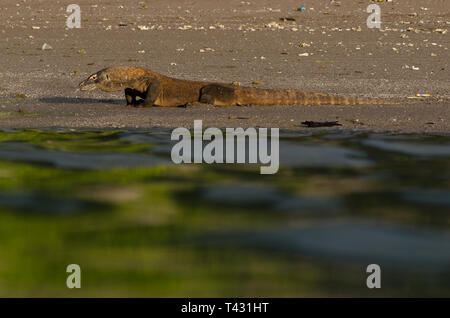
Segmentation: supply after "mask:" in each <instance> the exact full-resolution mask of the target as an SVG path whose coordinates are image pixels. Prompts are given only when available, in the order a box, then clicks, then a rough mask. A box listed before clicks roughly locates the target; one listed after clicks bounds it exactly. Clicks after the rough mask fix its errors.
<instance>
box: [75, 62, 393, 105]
mask: <svg viewBox="0 0 450 318" xmlns="http://www.w3.org/2000/svg"><path fill="white" fill-rule="evenodd" d="M79 86H80V90H83V91H92V90H94V89H99V90H102V91H106V92H115V91H121V90H124V91H125V98H126V100H127V105H134V106H139V105H141V106H182V105H187V104H190V103H197V102H200V103H207V104H212V105H214V106H241V105H260V106H272V105H305V106H306V105H311V106H312V105H361V104H392V102H389V101H381V100H362V99H359V98H355V97H345V96H337V95H327V94H318V93H309V92H303V91H299V90H293V89H259V88H251V87H241V86H234V85H230V84H221V83H212V82H197V81H188V80H181V79H176V78H171V77H167V76H164V75H161V74H158V73H155V72H153V71H150V70H148V69H144V68H139V67H129V66H117V67H110V68H105V69H103V70H100V71H98V72H97V73H95V74H92V75H91V76H89V77H88V78H87V79H86V80H84V81H82V82H81V83H80V85H79ZM137 96H139V97H140V98H142V100H139V101H138V100H136V97H137Z"/></svg>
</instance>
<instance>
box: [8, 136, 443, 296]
mask: <svg viewBox="0 0 450 318" xmlns="http://www.w3.org/2000/svg"><path fill="white" fill-rule="evenodd" d="M170 149H171V142H170V132H168V131H156V130H154V131H113V130H110V131H70V130H61V131H50V130H44V131H37V130H24V131H22V130H20V131H19V130H11V131H4V132H0V190H1V191H0V296H137V297H151V296H157V297H166V296H173V297H176V296H181V297H183V296H190V297H201V296H208V297H212V296H228V297H234V296H274V297H282V296H290V297H296V296H381V295H383V296H391V295H395V296H444V295H447V296H449V295H450V287H449V286H450V271H449V268H450V266H449V264H450V252H449V251H450V234H449V228H450V218H449V212H448V211H449V207H450V201H449V198H450V195H449V194H450V184H449V180H450V175H449V174H450V169H449V168H450V159H449V158H450V137H445V136H438V137H433V136H413V135H407V136H405V135H404V136H392V135H366V134H342V133H341V134H317V135H312V136H302V135H296V134H282V139H281V141H280V170H279V172H278V173H277V174H275V175H270V176H262V175H260V174H259V166H257V165H207V164H202V165H174V164H172V162H171V160H170ZM73 263H75V264H79V265H80V266H81V269H82V288H81V289H79V290H69V289H67V287H66V285H65V282H66V278H67V273H66V267H67V265H68V264H73ZM371 263H377V264H380V265H381V267H382V270H383V272H382V289H381V290H378V291H376V292H374V291H373V290H369V289H367V287H366V284H365V280H366V277H367V274H366V273H365V268H366V266H367V265H368V264H371Z"/></svg>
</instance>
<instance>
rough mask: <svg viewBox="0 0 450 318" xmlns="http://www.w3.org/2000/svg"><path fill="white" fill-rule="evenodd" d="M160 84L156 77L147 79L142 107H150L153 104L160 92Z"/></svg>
mask: <svg viewBox="0 0 450 318" xmlns="http://www.w3.org/2000/svg"><path fill="white" fill-rule="evenodd" d="M161 90H162V85H161V82H160V81H159V80H157V79H151V80H149V81H148V88H147V92H146V96H145V98H144V102H143V103H142V107H151V106H153V105H154V104H155V101H156V99H157V98H158V96H159V94H160V93H161Z"/></svg>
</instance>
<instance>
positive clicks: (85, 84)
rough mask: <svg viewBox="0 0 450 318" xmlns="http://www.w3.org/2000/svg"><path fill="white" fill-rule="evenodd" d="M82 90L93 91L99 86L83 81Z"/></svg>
mask: <svg viewBox="0 0 450 318" xmlns="http://www.w3.org/2000/svg"><path fill="white" fill-rule="evenodd" d="M79 87H80V91H93V90H94V89H96V88H97V86H96V84H95V83H88V82H86V81H82V82H81V83H80V85H79Z"/></svg>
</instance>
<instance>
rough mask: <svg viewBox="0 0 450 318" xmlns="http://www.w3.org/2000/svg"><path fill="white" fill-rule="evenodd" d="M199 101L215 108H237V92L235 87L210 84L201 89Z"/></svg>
mask: <svg viewBox="0 0 450 318" xmlns="http://www.w3.org/2000/svg"><path fill="white" fill-rule="evenodd" d="M199 101H200V102H201V103H206V104H212V105H214V106H235V105H237V98H236V91H235V88H234V87H231V86H228V85H222V84H210V85H207V86H205V87H203V88H202V89H201V91H200V99H199Z"/></svg>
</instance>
